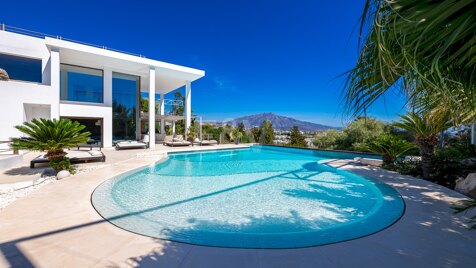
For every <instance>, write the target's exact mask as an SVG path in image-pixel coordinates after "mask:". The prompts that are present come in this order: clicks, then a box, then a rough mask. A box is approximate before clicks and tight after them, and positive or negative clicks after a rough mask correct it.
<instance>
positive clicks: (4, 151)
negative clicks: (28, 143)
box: [0, 141, 18, 155]
mask: <svg viewBox="0 0 476 268" xmlns="http://www.w3.org/2000/svg"><path fill="white" fill-rule="evenodd" d="M4 144H6V146H4ZM10 144H11V141H0V155H10V154H12V155H13V154H18V151H17V150H14V149H12V148H11V147H10Z"/></svg>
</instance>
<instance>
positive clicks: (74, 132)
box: [11, 118, 91, 162]
mask: <svg viewBox="0 0 476 268" xmlns="http://www.w3.org/2000/svg"><path fill="white" fill-rule="evenodd" d="M15 128H16V129H18V130H19V131H20V132H22V133H24V134H26V135H27V136H25V137H20V138H12V139H11V140H12V148H13V149H15V150H30V151H46V152H47V153H46V155H45V157H46V158H48V159H49V160H50V161H51V162H60V161H63V160H64V156H65V155H66V153H65V152H64V148H68V147H74V146H77V145H78V144H82V143H85V142H86V141H88V139H89V136H90V135H91V133H89V132H87V131H83V130H84V129H85V126H83V125H81V124H80V123H79V122H78V121H71V120H69V119H59V120H58V119H52V120H49V119H44V118H41V119H33V120H31V122H25V123H23V125H19V126H15Z"/></svg>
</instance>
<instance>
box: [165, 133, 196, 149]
mask: <svg viewBox="0 0 476 268" xmlns="http://www.w3.org/2000/svg"><path fill="white" fill-rule="evenodd" d="M164 145H167V146H171V147H175V146H190V145H192V143H191V142H189V141H186V140H184V139H183V136H182V135H177V137H175V138H173V139H172V141H167V137H166V139H165V141H164Z"/></svg>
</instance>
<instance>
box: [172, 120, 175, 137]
mask: <svg viewBox="0 0 476 268" xmlns="http://www.w3.org/2000/svg"><path fill="white" fill-rule="evenodd" d="M172 136H175V121H174V122H173V123H172Z"/></svg>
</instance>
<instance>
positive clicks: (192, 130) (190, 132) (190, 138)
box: [187, 125, 195, 146]
mask: <svg viewBox="0 0 476 268" xmlns="http://www.w3.org/2000/svg"><path fill="white" fill-rule="evenodd" d="M187 140H188V141H189V142H191V143H192V146H193V142H194V140H195V128H194V127H193V125H192V126H190V127H188V133H187Z"/></svg>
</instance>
